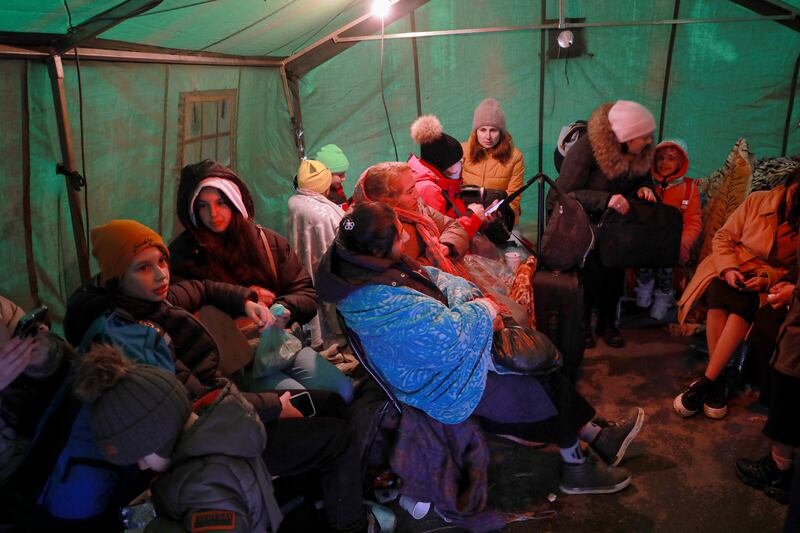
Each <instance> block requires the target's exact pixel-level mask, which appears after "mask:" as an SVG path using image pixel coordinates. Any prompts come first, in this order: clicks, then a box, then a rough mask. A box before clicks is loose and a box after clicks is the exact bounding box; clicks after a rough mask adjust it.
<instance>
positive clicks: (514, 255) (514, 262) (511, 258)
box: [505, 252, 522, 274]
mask: <svg viewBox="0 0 800 533" xmlns="http://www.w3.org/2000/svg"><path fill="white" fill-rule="evenodd" d="M505 257H506V266H507V267H508V269H509V270H510V271H511V273H512V274H516V273H517V269H518V268H519V265H520V263H521V262H522V258H521V257H520V255H519V252H506V255H505Z"/></svg>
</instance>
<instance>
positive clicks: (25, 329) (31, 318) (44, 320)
mask: <svg viewBox="0 0 800 533" xmlns="http://www.w3.org/2000/svg"><path fill="white" fill-rule="evenodd" d="M49 323H50V321H49V319H48V309H47V306H46V305H43V306H41V307H39V308H38V309H34V310H33V311H31V312H30V313H28V314H27V315H25V316H23V317H22V318H20V319H19V322H17V327H16V328H15V329H14V337H19V338H22V339H24V338H26V337H33V336H35V335H36V333H37V332H38V331H39V326H40V325H42V324H45V325H49Z"/></svg>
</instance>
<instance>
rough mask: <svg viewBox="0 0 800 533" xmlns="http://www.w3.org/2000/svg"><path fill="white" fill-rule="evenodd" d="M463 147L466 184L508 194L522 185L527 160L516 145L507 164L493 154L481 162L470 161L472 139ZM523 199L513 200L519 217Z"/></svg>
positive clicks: (464, 143) (463, 168) (512, 204)
mask: <svg viewBox="0 0 800 533" xmlns="http://www.w3.org/2000/svg"><path fill="white" fill-rule="evenodd" d="M461 147H462V148H463V149H464V166H463V167H462V169H461V177H462V178H463V179H464V185H474V186H476V187H483V188H485V189H497V190H501V191H506V193H508V194H511V193H513V192H514V191H516V190H517V189H519V188H520V187H522V183H523V179H524V177H525V160H524V159H523V157H522V152H520V151H519V149H518V148H517V147H516V146H515V147H514V151H513V152H512V153H511V158H509V160H508V161H507V162H506V163H505V164H503V163H501V162H500V161H498V160H497V159H495V158H493V157H492V156H489V157H487V158H485V159H484V160H483V161H481V162H480V163H472V162H470V161H469V154H470V153H471V152H470V150H471V144H470V140H467V141H464V142H463V143H461ZM521 200H522V197H520V198H517V199H516V200H514V201H513V202H511V209H513V210H514V215H515V216H516V217H517V218H519V213H520V206H519V204H520V201H521Z"/></svg>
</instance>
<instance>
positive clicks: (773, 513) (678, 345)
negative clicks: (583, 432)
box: [393, 327, 786, 533]
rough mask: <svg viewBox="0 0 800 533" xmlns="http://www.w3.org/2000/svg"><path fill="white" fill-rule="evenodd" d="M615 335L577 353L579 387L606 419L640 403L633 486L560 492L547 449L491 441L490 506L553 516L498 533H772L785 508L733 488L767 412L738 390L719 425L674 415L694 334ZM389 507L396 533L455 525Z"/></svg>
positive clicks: (695, 360) (694, 368) (757, 448)
mask: <svg viewBox="0 0 800 533" xmlns="http://www.w3.org/2000/svg"><path fill="white" fill-rule="evenodd" d="M623 331H624V333H625V337H626V339H627V340H628V344H627V345H626V346H625V347H624V348H622V349H611V348H608V347H607V346H605V344H603V343H602V341H601V342H599V343H598V347H597V348H595V349H593V350H589V351H587V352H586V355H585V361H584V371H583V376H582V379H581V381H580V383H579V389H580V390H581V392H582V393H583V394H584V395H585V396H586V397H587V398H588V399H589V400H590V401H591V402H592V403H593V405H594V406H595V407H596V408H597V410H598V412H600V413H601V414H603V415H605V416H606V417H608V418H614V417H615V416H617V415H618V414H621V413H623V412H624V411H625V410H627V409H628V408H630V407H632V406H636V405H638V406H641V407H643V408H644V410H645V413H646V419H645V425H644V428H643V429H642V432H641V433H640V434H639V436H638V438H637V440H636V441H634V443H633V444H632V445H631V447H630V448H629V449H628V453H627V455H626V457H625V459H624V460H623V462H622V465H621V466H623V467H625V468H627V469H628V470H629V471H630V472H631V474H632V475H633V483H632V484H631V486H630V487H628V488H626V489H625V490H623V491H622V492H620V493H617V494H612V495H595V496H567V495H561V494H560V493H559V492H558V469H559V463H560V458H559V456H558V452H557V450H556V449H555V448H546V449H544V450H532V449H529V448H524V447H522V446H519V445H516V444H513V443H510V442H507V441H503V440H501V439H495V438H493V439H492V440H491V441H490V442H491V449H492V459H493V461H492V466H491V468H490V475H489V480H490V491H489V500H490V505H491V506H493V507H494V508H496V509H499V510H501V511H503V512H507V513H524V512H529V513H530V512H535V511H539V512H541V511H547V510H554V511H556V514H557V515H556V516H555V517H554V518H550V519H539V520H533V521H527V522H518V523H512V524H510V525H508V526H507V527H506V528H505V529H504V531H508V532H514V533H522V532H528V531H554V532H555V531H592V532H597V531H637V532H639V531H669V532H674V531H678V532H683V531H702V532H717V531H719V532H723V531H724V532H735V531H748V532H750V531H759V532H762V531H780V530H781V529H782V524H783V520H784V517H785V514H786V506H783V505H780V504H778V503H777V502H775V501H774V500H772V499H770V498H768V497H767V496H765V495H764V494H763V493H762V492H758V491H755V490H753V489H751V488H750V487H747V486H746V485H744V484H742V483H741V482H740V481H739V480H738V479H737V477H736V474H735V472H734V466H733V465H734V461H735V459H736V458H737V457H742V456H746V457H752V458H755V457H760V456H762V455H764V454H765V453H766V451H767V450H768V443H767V441H766V439H765V437H763V436H762V434H761V429H762V427H763V424H764V422H765V420H766V411H765V410H763V409H762V408H759V407H757V406H756V402H755V396H754V394H753V393H752V392H750V393H744V394H739V393H737V396H735V397H734V398H732V399H731V400H730V401H729V409H730V411H729V413H728V416H727V417H726V418H725V419H723V420H721V421H718V420H711V419H708V418H706V417H705V416H703V414H702V413H700V414H699V415H697V416H695V417H694V418H691V419H687V420H684V419H681V418H679V417H678V416H677V415H676V414H675V413H674V412H673V410H672V399H673V397H674V396H675V395H676V394H677V393H678V392H680V390H681V387H683V386H684V384H685V383H686V382H688V381H689V380H690V379H691V378H692V377H694V376H695V375H697V374H699V372H700V371H701V369H702V368H703V365H704V361H703V359H701V358H700V357H698V356H695V355H692V353H691V352H692V351H691V350H690V349H689V345H690V344H691V343H697V342H700V343H703V342H704V341H703V339H702V338H694V339H692V338H681V337H670V336H669V335H668V334H667V333H666V331H664V330H662V329H661V328H658V327H651V328H636V329H624V330H623ZM549 493H555V494H558V499H557V500H556V502H555V503H552V504H551V503H548V501H547V495H548V494H549ZM393 508H395V509H396V512H397V514H398V520H399V521H398V529H397V531H398V532H403V533H404V532H413V533H422V532H426V533H427V532H434V531H435V532H439V531H447V532H456V531H460V529H458V528H455V527H452V526H450V525H448V524H445V523H444V522H442V521H441V520H439V519H436V518H432V517H431V516H430V515H429V517H426V518H425V519H422V520H419V521H415V520H413V519H412V518H411V517H410V515H408V514H407V513H405V512H404V511H402V510H399V509H398V508H397V507H396V506H393Z"/></svg>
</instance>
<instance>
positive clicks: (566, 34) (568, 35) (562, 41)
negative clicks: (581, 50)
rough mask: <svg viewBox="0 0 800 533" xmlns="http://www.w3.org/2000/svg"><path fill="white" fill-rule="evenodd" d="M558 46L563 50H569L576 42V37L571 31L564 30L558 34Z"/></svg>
mask: <svg viewBox="0 0 800 533" xmlns="http://www.w3.org/2000/svg"><path fill="white" fill-rule="evenodd" d="M557 41H558V46H560V47H561V48H569V47H570V46H572V43H573V42H574V41H575V36H574V35H573V34H572V32H571V31H569V30H564V31H562V32H561V33H559V34H558V39H557Z"/></svg>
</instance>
